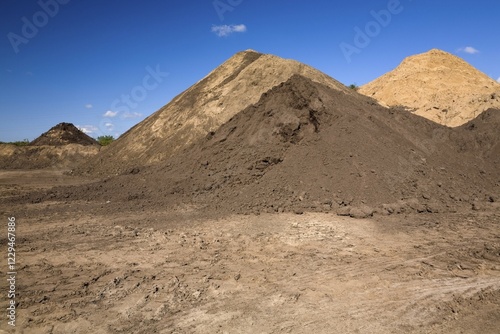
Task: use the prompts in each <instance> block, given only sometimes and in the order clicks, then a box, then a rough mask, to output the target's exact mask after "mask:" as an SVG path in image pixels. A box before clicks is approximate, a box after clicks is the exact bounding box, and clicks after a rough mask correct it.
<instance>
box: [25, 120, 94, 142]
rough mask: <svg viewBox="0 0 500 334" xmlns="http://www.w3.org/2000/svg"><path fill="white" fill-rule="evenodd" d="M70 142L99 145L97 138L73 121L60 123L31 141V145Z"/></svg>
mask: <svg viewBox="0 0 500 334" xmlns="http://www.w3.org/2000/svg"><path fill="white" fill-rule="evenodd" d="M68 144H79V145H83V146H89V145H95V146H97V145H99V143H98V142H97V141H96V140H95V139H93V138H91V137H89V136H88V135H86V134H85V133H83V132H82V131H80V130H79V129H78V128H77V127H76V126H74V125H73V124H71V123H59V124H57V125H56V126H54V127H53V128H51V129H50V130H49V131H47V132H45V133H43V134H42V135H41V136H40V137H38V138H37V139H35V140H33V141H32V142H31V143H30V145H31V146H47V145H48V146H63V145H68Z"/></svg>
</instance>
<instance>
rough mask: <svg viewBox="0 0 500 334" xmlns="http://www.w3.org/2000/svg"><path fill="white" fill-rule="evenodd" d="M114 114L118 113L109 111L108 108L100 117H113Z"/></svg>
mask: <svg viewBox="0 0 500 334" xmlns="http://www.w3.org/2000/svg"><path fill="white" fill-rule="evenodd" d="M116 115H118V111H111V110H108V111H106V112H105V113H104V115H102V117H109V118H113V117H116Z"/></svg>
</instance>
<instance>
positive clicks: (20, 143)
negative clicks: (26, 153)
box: [0, 139, 30, 146]
mask: <svg viewBox="0 0 500 334" xmlns="http://www.w3.org/2000/svg"><path fill="white" fill-rule="evenodd" d="M0 144H9V145H15V146H28V145H29V144H30V141H29V140H28V139H23V140H19V141H10V142H0Z"/></svg>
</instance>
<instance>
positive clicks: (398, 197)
mask: <svg viewBox="0 0 500 334" xmlns="http://www.w3.org/2000/svg"><path fill="white" fill-rule="evenodd" d="M498 115H499V114H498V111H493V110H492V111H488V112H486V113H485V114H483V115H482V116H481V117H479V118H478V119H476V120H474V121H473V122H471V123H469V124H467V125H465V126H464V127H460V128H456V129H450V128H447V127H444V126H441V125H439V124H436V123H434V122H431V121H429V120H427V119H425V118H422V117H419V116H416V115H413V114H411V113H408V112H406V111H405V110H402V109H401V110H398V109H387V108H384V107H381V106H379V105H378V104H377V103H376V102H375V101H374V100H372V99H370V98H367V97H365V96H362V95H360V94H356V93H345V92H343V91H339V90H335V89H332V88H330V87H328V86H325V85H322V84H319V83H316V82H313V81H311V80H310V79H308V78H305V77H304V76H300V75H295V76H293V77H292V78H290V79H289V80H288V81H287V82H285V83H282V84H280V85H278V86H276V87H274V88H273V89H271V90H270V91H268V92H266V93H265V94H263V95H262V97H261V99H260V101H259V102H258V103H256V104H255V105H252V106H249V107H247V108H245V109H244V110H243V111H241V112H240V113H238V114H237V115H235V116H234V117H232V118H231V119H230V120H229V121H228V122H226V123H225V124H224V125H222V126H221V127H220V128H219V129H218V130H217V131H215V132H212V133H209V134H208V135H207V136H206V137H205V138H203V139H201V140H200V141H198V142H197V143H195V144H193V145H191V146H190V147H188V148H186V149H184V150H183V151H181V152H179V153H178V154H176V155H174V156H172V157H171V158H169V159H167V160H166V161H165V162H164V163H161V164H159V165H157V166H154V167H149V168H145V167H142V166H140V165H138V166H137V167H136V168H131V169H129V170H128V171H127V172H126V173H124V174H123V175H120V176H117V177H113V178H110V179H106V180H104V181H102V182H98V183H95V184H92V185H90V186H85V187H75V188H60V189H54V190H53V191H52V192H51V193H49V194H47V195H45V196H42V199H43V198H47V199H48V198H64V199H65V200H68V199H84V200H85V199H87V200H98V201H103V202H108V201H109V202H111V203H110V205H109V206H108V207H107V208H106V209H107V210H113V208H115V209H116V210H123V209H125V208H132V209H134V210H135V209H138V208H146V207H151V208H158V207H169V206H175V205H178V204H179V203H187V204H194V205H201V206H206V208H207V210H216V211H217V212H218V213H222V214H225V213H232V212H238V213H252V212H263V211H270V212H281V211H294V212H297V213H300V212H302V211H304V210H308V211H310V210H312V211H337V212H339V213H341V214H346V215H351V216H356V217H364V216H369V215H371V214H372V213H373V209H377V210H379V211H381V212H384V213H398V212H409V211H411V212H415V211H416V212H436V211H439V210H449V209H453V208H455V207H457V206H462V205H466V207H468V208H470V207H471V206H472V205H475V207H476V208H479V206H480V205H482V204H480V202H488V201H496V200H497V199H498V195H499V185H500V174H499V170H500V169H499V168H498V158H497V157H498V154H497V153H498V150H499V134H498V131H497V129H498V126H499V125H500V119H499V117H498ZM493 157H496V158H495V159H496V160H495V159H493ZM38 199H40V198H38Z"/></svg>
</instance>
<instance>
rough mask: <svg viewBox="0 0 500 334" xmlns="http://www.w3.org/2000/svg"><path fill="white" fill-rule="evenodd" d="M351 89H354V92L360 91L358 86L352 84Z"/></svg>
mask: <svg viewBox="0 0 500 334" xmlns="http://www.w3.org/2000/svg"><path fill="white" fill-rule="evenodd" d="M349 88H350V89H352V90H358V89H359V87H358V85H356V84H350V85H349Z"/></svg>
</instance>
